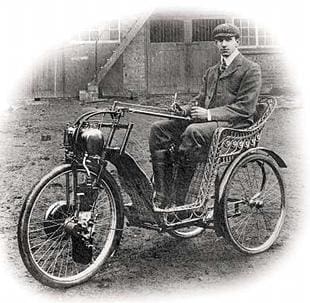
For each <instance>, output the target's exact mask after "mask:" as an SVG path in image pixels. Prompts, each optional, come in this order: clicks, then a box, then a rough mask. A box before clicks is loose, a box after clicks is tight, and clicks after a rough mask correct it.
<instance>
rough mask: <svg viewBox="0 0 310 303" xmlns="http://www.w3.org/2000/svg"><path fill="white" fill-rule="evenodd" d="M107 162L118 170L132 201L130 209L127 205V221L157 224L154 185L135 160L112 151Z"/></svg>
mask: <svg viewBox="0 0 310 303" xmlns="http://www.w3.org/2000/svg"><path fill="white" fill-rule="evenodd" d="M106 160H107V161H109V162H111V163H112V164H113V165H114V166H115V167H116V168H117V171H118V177H119V180H120V183H121V185H122V187H123V189H124V190H125V191H126V193H127V194H128V195H129V197H130V199H131V201H132V205H130V207H126V205H125V211H126V217H127V219H128V220H129V221H130V220H132V221H133V222H134V223H137V222H139V221H149V222H157V221H158V220H157V219H155V216H154V213H153V208H152V203H151V202H152V197H153V186H152V183H151V182H150V180H149V179H148V177H147V176H146V174H145V172H144V171H143V170H142V168H141V167H140V166H139V165H138V163H137V162H136V161H135V160H134V158H133V157H132V156H131V155H130V154H129V153H127V152H124V153H122V154H120V152H119V150H115V151H114V150H110V151H109V152H108V153H107V157H106Z"/></svg>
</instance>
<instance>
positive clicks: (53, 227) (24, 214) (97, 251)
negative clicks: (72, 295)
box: [18, 164, 124, 288]
mask: <svg viewBox="0 0 310 303" xmlns="http://www.w3.org/2000/svg"><path fill="white" fill-rule="evenodd" d="M90 173H91V178H92V180H95V179H96V176H97V174H96V172H95V171H92V170H91V171H90ZM73 175H74V170H72V166H71V165H70V164H64V165H61V166H59V167H56V168H55V169H53V170H52V171H51V172H50V173H49V174H47V175H46V176H44V177H43V178H42V179H41V180H40V181H39V182H38V183H37V184H36V185H35V186H34V188H33V189H32V191H31V192H30V193H29V195H28V196H27V198H26V200H25V202H24V204H23V207H22V210H21V213H20V218H19V225H18V245H19V251H20V255H21V258H22V260H23V262H24V264H25V266H26V268H27V269H28V270H29V272H30V273H31V274H32V276H33V277H34V278H35V279H37V280H38V281H40V282H41V283H42V284H44V285H47V286H50V287H53V288H67V287H71V286H75V285H77V284H80V283H83V282H85V281H87V280H88V279H90V278H91V277H92V276H94V275H95V273H96V272H97V271H98V270H99V269H100V267H101V266H102V265H103V264H104V263H105V262H106V260H107V259H108V258H109V257H110V256H111V255H112V254H113V253H114V252H115V250H116V249H117V247H118V245H119V243H120V240H121V236H122V231H123V225H124V212H123V204H122V197H121V193H120V190H119V187H118V185H117V183H116V182H115V180H114V178H113V177H112V176H111V175H110V173H109V172H107V171H104V172H103V173H102V177H101V179H100V182H99V185H98V186H97V188H96V192H94V193H91V194H89V193H87V195H86V200H87V198H88V199H90V200H92V202H91V205H89V207H88V208H87V207H86V208H85V206H84V208H85V209H84V211H83V212H81V214H82V215H83V217H82V219H81V221H82V222H84V223H82V224H80V225H78V224H76V222H74V219H73V218H74V213H75V206H72V205H71V204H72V202H68V201H73V183H74V182H75V181H74V179H75V180H76V181H77V186H81V187H82V186H83V184H85V183H86V177H87V173H86V171H85V169H84V168H78V169H77V170H76V178H73ZM84 200H85V198H84ZM86 203H87V201H86ZM90 218H91V219H90ZM85 222H86V223H85ZM83 224H84V229H82V228H80V229H81V231H76V230H77V227H80V226H83ZM88 231H89V234H88ZM82 234H86V235H84V236H82ZM90 235H91V236H90ZM87 237H88V238H89V239H88V238H87ZM85 239H86V240H85Z"/></svg>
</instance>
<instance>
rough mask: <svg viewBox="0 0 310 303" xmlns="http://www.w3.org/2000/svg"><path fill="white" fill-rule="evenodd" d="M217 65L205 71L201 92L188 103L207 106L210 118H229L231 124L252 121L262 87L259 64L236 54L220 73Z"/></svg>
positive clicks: (235, 124)
mask: <svg viewBox="0 0 310 303" xmlns="http://www.w3.org/2000/svg"><path fill="white" fill-rule="evenodd" d="M219 66H220V63H218V64H216V65H214V66H212V67H210V68H209V69H208V70H207V71H206V73H205V75H204V76H203V85H202V87H201V89H200V92H199V94H198V95H197V96H196V97H195V98H194V99H192V100H191V103H192V104H193V102H194V103H196V104H197V103H198V106H201V107H204V108H208V109H210V114H211V118H212V120H216V121H228V122H230V124H231V126H243V125H244V126H245V125H249V124H251V123H253V117H254V113H255V110H256V104H257V100H258V96H259V93H260V88H261V70H260V67H259V65H258V64H256V63H254V62H252V61H250V60H248V59H247V58H245V57H244V56H243V55H242V54H238V55H237V57H236V58H235V59H234V60H233V61H232V62H231V64H230V65H229V66H228V67H227V68H226V70H225V71H224V72H223V73H222V74H221V75H219ZM189 110H190V108H189V107H188V108H187V111H189Z"/></svg>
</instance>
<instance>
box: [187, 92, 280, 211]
mask: <svg viewBox="0 0 310 303" xmlns="http://www.w3.org/2000/svg"><path fill="white" fill-rule="evenodd" d="M276 103H277V102H276V99H275V98H274V97H271V96H260V98H259V102H258V104H257V110H256V113H255V117H254V119H255V120H254V121H255V122H254V124H253V125H251V126H250V127H248V128H244V129H235V128H227V127H220V128H218V129H217V130H216V131H215V132H214V135H213V139H212V143H211V146H210V149H209V153H208V159H207V161H206V162H201V163H198V164H197V168H196V172H195V174H194V177H193V179H192V182H191V185H190V188H189V191H188V194H187V197H186V203H185V205H186V208H200V207H202V206H204V204H205V203H207V202H208V200H209V199H210V197H211V196H212V195H213V194H214V187H215V186H214V185H215V179H216V176H217V174H218V171H219V168H220V167H221V166H223V165H228V164H230V163H231V162H232V161H233V160H234V159H235V158H236V157H237V156H238V155H240V154H241V153H243V152H245V151H246V150H248V149H251V148H255V147H257V145H258V144H259V141H260V138H261V132H262V130H263V128H264V126H265V123H266V121H267V120H268V118H269V117H270V115H271V114H272V112H273V110H274V109H275V107H276Z"/></svg>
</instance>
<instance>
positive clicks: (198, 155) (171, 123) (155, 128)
mask: <svg viewBox="0 0 310 303" xmlns="http://www.w3.org/2000/svg"><path fill="white" fill-rule="evenodd" d="M221 126H222V127H226V126H229V123H228V122H226V121H210V122H202V123H192V122H189V121H186V120H161V121H157V122H155V123H153V125H152V127H151V130H150V136H149V148H150V152H151V154H154V152H156V151H158V150H162V149H169V148H170V146H171V145H172V144H174V145H175V146H177V148H178V152H180V153H182V154H184V155H185V156H187V157H189V158H190V159H191V160H194V161H199V160H205V159H206V158H207V155H208V150H209V147H210V144H211V140H212V136H213V133H214V131H215V130H216V128H218V127H221Z"/></svg>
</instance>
